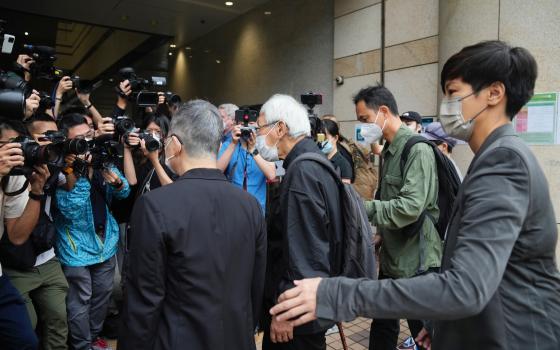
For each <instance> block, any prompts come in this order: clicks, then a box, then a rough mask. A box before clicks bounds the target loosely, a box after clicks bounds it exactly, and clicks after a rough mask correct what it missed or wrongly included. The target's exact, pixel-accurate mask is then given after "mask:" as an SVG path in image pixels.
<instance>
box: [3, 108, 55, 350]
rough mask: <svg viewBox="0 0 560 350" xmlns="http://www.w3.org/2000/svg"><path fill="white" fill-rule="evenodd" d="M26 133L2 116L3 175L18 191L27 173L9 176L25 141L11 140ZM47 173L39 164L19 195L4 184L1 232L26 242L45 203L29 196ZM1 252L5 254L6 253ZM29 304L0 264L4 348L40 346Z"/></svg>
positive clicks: (39, 189) (17, 242)
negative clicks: (29, 187) (21, 143)
mask: <svg viewBox="0 0 560 350" xmlns="http://www.w3.org/2000/svg"><path fill="white" fill-rule="evenodd" d="M23 133H25V129H24V127H23V125H22V124H21V123H20V122H17V121H13V120H8V119H1V120H0V144H1V145H0V177H1V178H2V182H3V183H6V182H7V185H6V191H15V190H18V189H20V188H23V186H25V178H24V177H23V176H15V177H7V176H8V174H9V173H10V171H11V170H12V169H13V168H14V167H21V166H23V165H24V158H23V153H22V150H21V145H20V144H19V143H13V142H10V140H11V139H13V138H15V137H17V136H19V135H20V134H23ZM47 177H48V170H47V169H46V168H45V167H38V168H37V169H36V171H35V172H34V173H33V175H32V176H31V177H30V182H31V183H32V186H31V191H29V190H28V189H26V190H24V191H23V192H21V193H20V194H19V195H12V196H7V195H6V192H5V190H4V188H3V186H2V187H0V201H1V203H2V206H1V208H0V218H1V219H2V221H3V222H2V225H0V236H4V231H5V233H6V234H7V237H8V239H9V241H10V242H11V243H12V244H15V245H21V244H24V243H25V242H26V241H27V240H28V239H29V236H30V235H31V233H32V231H33V228H34V227H35V225H36V224H37V220H38V218H39V212H40V210H41V205H40V202H39V201H38V200H36V199H33V198H29V196H30V193H33V195H36V196H41V194H42V189H43V185H44V183H45V181H46V179H47ZM5 179H7V180H8V181H6V180H5ZM29 199H31V200H29ZM0 255H1V256H2V257H3V256H4V254H0ZM3 272H4V273H3ZM26 306H28V307H29V304H28V303H26V301H24V300H23V299H22V296H21V295H20V292H19V291H18V290H17V289H15V288H14V286H13V285H12V283H11V282H10V280H9V279H8V276H7V274H6V271H5V267H4V271H2V267H1V265H0V344H2V348H3V349H8V350H11V349H14V350H16V349H17V350H22V349H23V350H27V349H37V347H38V340H37V336H36V335H35V333H34V331H33V327H32V325H31V321H30V318H29V314H28V312H27V310H26ZM31 307H32V306H31Z"/></svg>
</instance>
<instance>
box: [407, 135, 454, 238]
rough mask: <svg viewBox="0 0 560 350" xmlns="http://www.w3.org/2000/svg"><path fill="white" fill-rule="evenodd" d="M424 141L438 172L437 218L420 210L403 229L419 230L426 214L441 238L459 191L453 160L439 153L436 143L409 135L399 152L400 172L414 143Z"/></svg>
mask: <svg viewBox="0 0 560 350" xmlns="http://www.w3.org/2000/svg"><path fill="white" fill-rule="evenodd" d="M420 142H422V143H425V144H427V145H428V146H430V147H431V148H432V150H433V151H434V157H435V160H436V166H437V174H438V183H439V188H438V199H437V204H438V207H439V218H438V220H437V222H436V221H435V218H433V217H432V216H431V215H429V214H428V213H427V211H426V210H424V212H422V215H420V217H419V218H418V221H416V222H415V223H412V224H410V225H408V226H406V227H405V228H404V229H403V231H404V232H410V234H414V233H417V232H420V228H421V227H422V223H423V222H424V218H425V217H426V215H427V216H428V217H429V218H430V219H431V220H432V221H433V222H434V225H435V227H436V229H437V231H438V233H439V237H440V238H441V240H444V238H445V231H446V230H447V225H448V223H449V219H450V218H451V211H452V210H453V204H454V203H455V198H456V197H457V192H458V191H459V186H461V180H460V178H459V175H458V174H457V171H456V170H455V166H454V165H453V162H451V160H450V159H449V158H447V156H445V154H443V153H441V151H440V150H439V148H437V146H436V144H435V143H433V142H431V141H430V140H428V139H426V138H424V137H422V136H413V137H411V138H410V139H409V140H408V141H407V142H406V144H405V145H404V149H403V151H402V154H401V164H400V167H401V174H404V167H405V165H406V162H407V160H408V154H409V153H410V150H411V149H412V147H413V146H414V145H416V144H417V143H420Z"/></svg>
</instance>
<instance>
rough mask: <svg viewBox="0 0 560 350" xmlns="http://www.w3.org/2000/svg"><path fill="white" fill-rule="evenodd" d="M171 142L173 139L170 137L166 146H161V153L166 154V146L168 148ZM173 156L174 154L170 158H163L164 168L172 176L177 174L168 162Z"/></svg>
mask: <svg viewBox="0 0 560 350" xmlns="http://www.w3.org/2000/svg"><path fill="white" fill-rule="evenodd" d="M171 142H173V138H172V137H171V136H170V137H169V141H167V144H166V145H165V146H163V151H164V152H165V154H167V152H166V149H167V146H169V145H170V144H171ZM175 156H176V154H175V155H172V156H169V157H165V166H166V167H167V168H168V169H169V170H171V172H172V173H173V174H177V172H175V169H173V167H172V166H171V162H170V160H171V159H172V158H173V157H175Z"/></svg>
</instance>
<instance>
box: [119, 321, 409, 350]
mask: <svg viewBox="0 0 560 350" xmlns="http://www.w3.org/2000/svg"><path fill="white" fill-rule="evenodd" d="M370 326H371V320H370V319H367V318H357V319H355V320H354V321H353V322H348V323H343V325H342V329H343V332H344V336H345V338H346V344H347V345H348V349H350V350H367V348H368V344H369V328H370ZM262 336H263V335H262V333H260V334H259V335H257V336H256V337H255V340H256V343H257V350H261V343H262ZM409 336H410V332H409V330H408V325H407V323H406V321H404V320H403V321H401V333H400V335H399V343H401V342H403V341H404V339H406V338H407V337H409ZM109 344H110V345H111V346H112V348H113V349H116V348H117V345H116V341H109ZM327 349H328V350H342V349H343V348H342V341H341V340H340V334H339V333H334V334H330V335H328V336H327Z"/></svg>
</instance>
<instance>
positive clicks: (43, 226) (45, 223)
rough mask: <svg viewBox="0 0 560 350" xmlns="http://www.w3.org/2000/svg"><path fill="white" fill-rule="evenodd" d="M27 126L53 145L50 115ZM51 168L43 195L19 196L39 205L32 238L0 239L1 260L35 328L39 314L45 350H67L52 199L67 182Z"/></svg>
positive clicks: (63, 286) (40, 140) (64, 284)
mask: <svg viewBox="0 0 560 350" xmlns="http://www.w3.org/2000/svg"><path fill="white" fill-rule="evenodd" d="M26 125H27V128H28V131H29V133H30V134H31V136H32V137H33V138H34V139H35V141H37V142H38V143H39V144H40V145H47V144H50V143H51V141H49V140H45V133H46V132H48V131H57V130H58V129H57V126H56V123H55V122H54V120H53V119H52V118H51V117H50V116H49V115H47V114H36V115H33V116H32V117H31V118H30V119H29V120H28V121H27V123H26ZM15 132H16V131H14V133H15ZM22 132H24V130H20V131H19V132H17V133H18V134H19V135H21V134H22ZM6 133H7V132H6ZM43 167H44V166H43ZM48 169H50V171H48V172H47V173H46V175H49V174H50V177H49V178H48V180H47V181H46V183H45V184H44V186H43V188H42V189H41V191H42V192H43V193H44V194H42V195H38V196H35V195H34V194H33V192H32V193H31V194H28V192H27V191H24V192H22V194H21V195H19V196H22V197H21V198H22V204H23V203H25V202H30V201H37V202H38V203H40V211H39V215H38V219H37V223H36V225H35V227H34V229H33V230H32V232H31V235H30V238H29V239H27V240H26V241H25V242H23V244H17V245H16V244H14V243H12V242H10V241H9V240H6V239H4V238H3V239H2V240H0V255H1V258H0V259H1V260H2V263H3V265H4V266H5V267H6V268H5V270H4V271H5V273H6V275H7V276H8V277H10V280H11V281H12V283H13V284H14V286H15V287H16V289H18V290H19V292H20V293H21V295H22V297H23V299H24V300H25V304H26V306H27V312H28V314H29V317H30V319H31V323H32V326H33V328H35V327H36V325H37V321H38V320H37V313H39V312H40V316H41V317H40V329H41V330H42V332H41V334H42V339H41V343H42V346H43V349H66V348H67V345H66V340H67V336H68V327H67V323H66V294H67V291H68V283H67V282H66V278H65V277H64V274H63V273H62V268H61V266H60V262H59V261H58V259H57V258H56V257H55V252H54V248H53V245H54V240H55V232H56V231H55V227H54V222H53V216H54V211H55V210H56V208H55V206H54V198H53V197H54V193H55V190H56V187H57V186H58V185H59V184H62V183H64V182H65V179H64V176H62V175H60V172H56V170H55V169H52V168H51V167H48ZM59 175H60V176H61V177H62V178H60V176H59ZM15 178H23V176H16V177H15ZM61 180H62V181H63V182H62V183H61ZM20 181H21V180H20ZM8 186H9V184H8ZM37 186H39V185H37ZM20 187H21V186H20ZM15 190H18V188H14V189H8V190H7V191H9V192H13V191H15ZM16 197H18V196H16ZM8 198H9V197H8ZM23 200H25V201H23ZM6 222H7V223H8V222H9V220H6ZM8 236H9V232H8ZM36 309H37V311H36Z"/></svg>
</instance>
